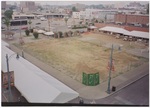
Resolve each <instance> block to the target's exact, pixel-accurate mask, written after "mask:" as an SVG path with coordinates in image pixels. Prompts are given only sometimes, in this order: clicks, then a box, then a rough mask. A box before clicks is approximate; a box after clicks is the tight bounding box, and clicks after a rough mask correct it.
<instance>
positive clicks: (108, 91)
mask: <svg viewBox="0 0 150 108" xmlns="http://www.w3.org/2000/svg"><path fill="white" fill-rule="evenodd" d="M112 55H113V44H112V49H111V54H110V67H109V76H108V88H107V93H108V94H110V81H111V70H112Z"/></svg>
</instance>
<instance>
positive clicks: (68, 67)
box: [23, 34, 143, 82]
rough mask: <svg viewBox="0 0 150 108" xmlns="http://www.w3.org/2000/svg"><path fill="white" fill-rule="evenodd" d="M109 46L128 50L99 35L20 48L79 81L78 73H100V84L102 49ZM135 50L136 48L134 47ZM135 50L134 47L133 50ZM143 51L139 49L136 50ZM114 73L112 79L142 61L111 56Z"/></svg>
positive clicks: (105, 55)
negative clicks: (117, 46)
mask: <svg viewBox="0 0 150 108" xmlns="http://www.w3.org/2000/svg"><path fill="white" fill-rule="evenodd" d="M107 43H109V44H110V45H111V43H115V44H118V45H120V44H121V45H123V46H125V47H124V48H128V47H129V42H128V43H127V42H124V41H121V40H119V39H118V40H117V39H115V38H114V37H111V36H106V35H101V34H92V35H91V34H86V35H82V37H71V38H63V39H53V38H52V39H40V41H32V42H29V43H26V44H25V45H23V49H24V50H25V51H26V52H28V53H29V54H31V55H33V56H35V57H37V58H38V59H40V60H41V61H43V62H45V63H47V64H49V65H51V66H53V67H55V68H56V69H58V70H59V71H60V72H63V73H64V74H66V75H68V76H70V77H72V78H73V79H76V80H78V81H80V82H81V81H82V72H85V73H96V72H99V73H100V81H101V82H102V81H105V80H107V77H108V69H107V66H108V61H109V58H110V48H109V47H104V46H103V45H106V44H107ZM136 46H137V45H136ZM133 47H135V46H133ZM138 47H143V46H138ZM113 59H114V67H115V71H114V72H113V73H112V76H116V75H119V74H120V73H123V72H125V71H123V69H124V67H129V66H131V65H132V64H134V63H136V62H138V61H141V60H142V59H140V58H138V57H135V56H132V55H130V54H127V53H126V52H125V51H124V50H122V51H118V49H117V48H115V50H114V52H113Z"/></svg>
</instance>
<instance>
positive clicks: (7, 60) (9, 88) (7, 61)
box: [6, 53, 19, 102]
mask: <svg viewBox="0 0 150 108" xmlns="http://www.w3.org/2000/svg"><path fill="white" fill-rule="evenodd" d="M13 55H15V54H12V55H10V56H9V57H8V54H6V63H7V72H8V74H7V75H8V90H9V102H11V96H12V93H11V86H10V71H9V60H10V58H11V57H12V56H13ZM16 59H19V55H18V53H17V56H16Z"/></svg>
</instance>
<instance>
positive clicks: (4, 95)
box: [3, 94, 8, 102]
mask: <svg viewBox="0 0 150 108" xmlns="http://www.w3.org/2000/svg"><path fill="white" fill-rule="evenodd" d="M3 96H4V98H5V100H6V101H7V102H8V100H7V98H6V96H5V95H4V94H3Z"/></svg>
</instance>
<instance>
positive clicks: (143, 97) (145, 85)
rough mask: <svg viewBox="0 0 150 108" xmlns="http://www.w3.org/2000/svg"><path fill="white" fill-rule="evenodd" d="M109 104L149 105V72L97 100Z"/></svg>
mask: <svg viewBox="0 0 150 108" xmlns="http://www.w3.org/2000/svg"><path fill="white" fill-rule="evenodd" d="M96 103H98V104H108V105H110V104H111V105H149V74H148V75H146V76H145V77H143V78H141V79H140V80H138V81H136V82H134V83H132V84H131V85H129V86H127V87H125V88H124V89H122V90H121V91H119V92H116V93H115V94H113V95H111V96H109V97H107V98H104V99H100V100H97V101H96Z"/></svg>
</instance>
